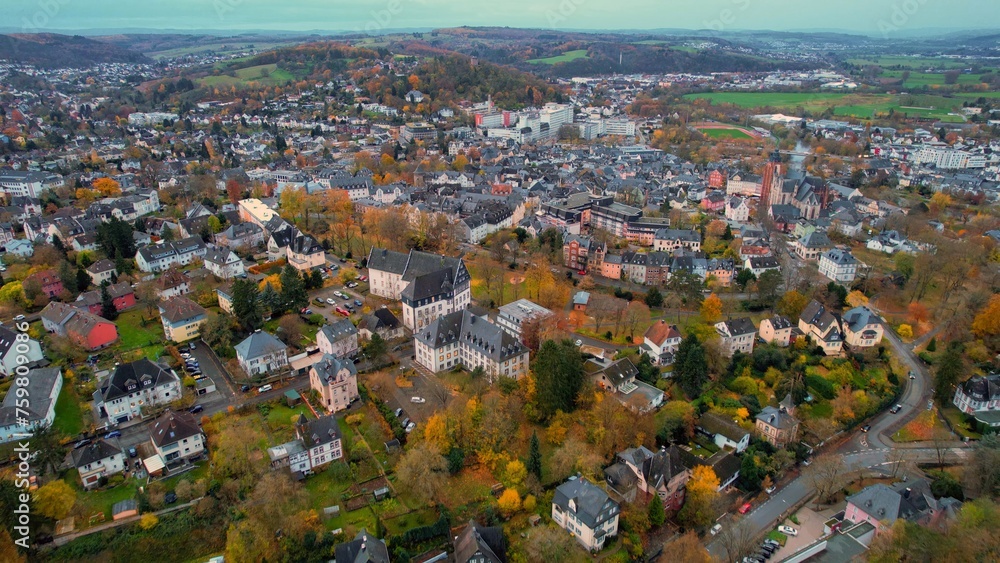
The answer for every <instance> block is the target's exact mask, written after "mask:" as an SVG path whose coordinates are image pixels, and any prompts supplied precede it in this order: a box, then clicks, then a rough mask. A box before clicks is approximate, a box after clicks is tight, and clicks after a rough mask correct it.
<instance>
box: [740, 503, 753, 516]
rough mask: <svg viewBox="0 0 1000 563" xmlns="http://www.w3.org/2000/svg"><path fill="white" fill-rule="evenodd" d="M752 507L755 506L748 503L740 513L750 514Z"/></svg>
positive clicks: (741, 508)
mask: <svg viewBox="0 0 1000 563" xmlns="http://www.w3.org/2000/svg"><path fill="white" fill-rule="evenodd" d="M752 507H753V506H752V505H751V504H750V503H749V502H748V503H746V504H744V505H743V506H741V507H740V510H739V512H740V514H746V513H747V512H750V509H751V508H752Z"/></svg>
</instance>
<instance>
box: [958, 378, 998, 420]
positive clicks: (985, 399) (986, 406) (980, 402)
mask: <svg viewBox="0 0 1000 563" xmlns="http://www.w3.org/2000/svg"><path fill="white" fill-rule="evenodd" d="M951 402H952V403H953V404H954V405H955V406H956V407H958V410H960V411H962V412H964V413H965V414H967V415H970V416H972V417H974V418H975V419H976V420H977V421H979V422H981V423H982V424H984V425H986V426H987V427H990V428H997V427H1000V374H991V375H988V376H985V377H983V376H981V375H973V376H972V377H970V378H969V379H967V380H965V381H964V382H963V383H961V384H959V385H958V388H957V389H955V397H954V398H953V399H952V401H951Z"/></svg>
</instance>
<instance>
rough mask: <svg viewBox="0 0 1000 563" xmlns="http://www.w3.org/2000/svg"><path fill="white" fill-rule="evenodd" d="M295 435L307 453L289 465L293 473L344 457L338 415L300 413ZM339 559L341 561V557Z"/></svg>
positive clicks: (304, 471) (307, 471) (309, 471)
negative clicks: (316, 416) (320, 415)
mask: <svg viewBox="0 0 1000 563" xmlns="http://www.w3.org/2000/svg"><path fill="white" fill-rule="evenodd" d="M295 437H296V438H298V439H299V441H301V442H302V445H303V446H304V447H305V455H304V456H302V459H301V460H296V462H295V463H292V464H290V465H289V468H290V469H291V471H292V472H293V473H295V472H302V473H306V474H308V473H311V472H312V470H313V469H315V468H317V467H320V466H323V465H326V464H328V463H331V462H334V461H336V460H338V459H341V458H343V457H344V449H343V437H342V435H341V433H340V425H339V423H338V422H337V417H336V416H333V415H330V416H323V417H320V418H317V419H315V420H308V419H306V417H305V415H299V419H298V420H297V421H296V422H295ZM337 560H338V561H340V558H339V557H338V559H337Z"/></svg>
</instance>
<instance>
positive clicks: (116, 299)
mask: <svg viewBox="0 0 1000 563" xmlns="http://www.w3.org/2000/svg"><path fill="white" fill-rule="evenodd" d="M107 287H108V296H110V297H111V303H112V304H113V305H114V307H115V311H118V312H119V313H121V312H122V311H124V310H126V309H130V308H132V307H134V306H135V290H133V289H132V286H131V285H129V283H128V282H118V283H116V284H112V285H109V286H107ZM73 306H74V307H78V308H80V309H86V310H88V311H90V312H91V313H93V314H95V315H100V314H101V311H103V310H104V301H103V300H102V298H101V290H99V289H95V290H93V291H88V292H86V293H81V294H80V296H79V297H77V298H76V301H74V302H73Z"/></svg>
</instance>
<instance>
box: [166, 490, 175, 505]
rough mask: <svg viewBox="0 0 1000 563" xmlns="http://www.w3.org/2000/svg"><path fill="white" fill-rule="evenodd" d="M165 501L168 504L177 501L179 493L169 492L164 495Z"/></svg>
mask: <svg viewBox="0 0 1000 563" xmlns="http://www.w3.org/2000/svg"><path fill="white" fill-rule="evenodd" d="M163 502H165V503H167V504H173V503H175V502H177V495H176V494H175V493H167V494H165V495H163Z"/></svg>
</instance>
